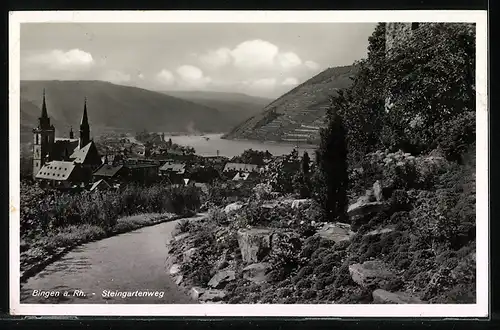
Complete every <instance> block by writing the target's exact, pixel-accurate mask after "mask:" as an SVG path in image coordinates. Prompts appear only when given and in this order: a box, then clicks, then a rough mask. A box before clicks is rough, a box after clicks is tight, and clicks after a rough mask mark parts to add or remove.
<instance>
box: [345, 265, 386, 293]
mask: <svg viewBox="0 0 500 330" xmlns="http://www.w3.org/2000/svg"><path fill="white" fill-rule="evenodd" d="M349 273H350V274H351V278H352V280H353V281H354V282H355V283H357V284H358V285H360V286H362V287H364V288H367V289H374V288H380V287H382V286H385V285H386V284H388V283H389V282H390V281H391V280H394V279H395V275H394V273H393V272H392V271H390V270H389V268H388V267H387V265H386V264H385V263H383V262H381V261H378V260H373V261H365V262H364V263H362V264H353V265H350V266H349Z"/></svg>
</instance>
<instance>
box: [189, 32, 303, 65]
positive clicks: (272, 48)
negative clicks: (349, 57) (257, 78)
mask: <svg viewBox="0 0 500 330" xmlns="http://www.w3.org/2000/svg"><path fill="white" fill-rule="evenodd" d="M193 56H195V57H197V58H198V59H199V61H200V63H201V64H202V65H203V66H204V67H206V68H208V69H218V68H221V67H224V66H227V65H230V64H232V65H233V66H234V67H236V68H238V69H243V70H272V69H278V70H282V69H285V70H288V69H291V68H295V67H298V66H300V65H301V64H302V60H301V59H300V57H299V55H297V54H296V53H294V52H290V51H287V52H282V51H280V49H279V47H278V46H276V45H275V44H273V43H271V42H269V41H265V40H261V39H255V40H247V41H244V42H242V43H240V44H238V45H237V46H236V47H234V48H233V49H230V48H227V47H221V48H218V49H217V50H210V51H208V52H206V53H205V54H202V55H196V54H193Z"/></svg>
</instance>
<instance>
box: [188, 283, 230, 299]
mask: <svg viewBox="0 0 500 330" xmlns="http://www.w3.org/2000/svg"><path fill="white" fill-rule="evenodd" d="M189 295H190V296H191V298H192V299H193V300H200V301H202V302H212V301H220V300H222V299H224V297H225V296H226V293H225V292H224V291H222V290H214V289H204V288H200V287H197V286H195V287H192V288H191V290H190V291H189Z"/></svg>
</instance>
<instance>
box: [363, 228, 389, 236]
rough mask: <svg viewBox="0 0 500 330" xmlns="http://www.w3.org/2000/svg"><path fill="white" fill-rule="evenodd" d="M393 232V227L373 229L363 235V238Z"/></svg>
mask: <svg viewBox="0 0 500 330" xmlns="http://www.w3.org/2000/svg"><path fill="white" fill-rule="evenodd" d="M393 231H394V228H393V227H386V228H382V229H375V230H372V231H369V232H368V233H366V234H365V236H376V235H382V234H387V233H392V232H393Z"/></svg>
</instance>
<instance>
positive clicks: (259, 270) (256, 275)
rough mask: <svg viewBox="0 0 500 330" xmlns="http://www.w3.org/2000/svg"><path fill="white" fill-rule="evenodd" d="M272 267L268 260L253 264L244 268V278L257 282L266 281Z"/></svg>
mask: <svg viewBox="0 0 500 330" xmlns="http://www.w3.org/2000/svg"><path fill="white" fill-rule="evenodd" d="M270 269H271V264H269V263H267V262H259V263H256V264H251V265H248V266H246V267H245V268H243V278H244V279H246V280H248V281H251V282H254V283H257V284H260V283H265V282H267V280H268V275H267V274H268V272H269V270H270Z"/></svg>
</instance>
